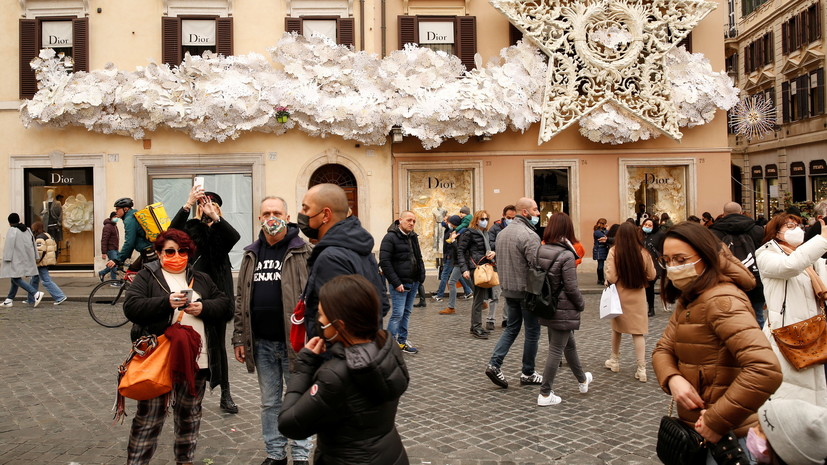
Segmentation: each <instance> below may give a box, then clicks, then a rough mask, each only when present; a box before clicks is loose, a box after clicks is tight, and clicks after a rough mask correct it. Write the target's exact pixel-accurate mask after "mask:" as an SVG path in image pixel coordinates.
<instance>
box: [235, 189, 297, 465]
mask: <svg viewBox="0 0 827 465" xmlns="http://www.w3.org/2000/svg"><path fill="white" fill-rule="evenodd" d="M258 219H259V221H260V223H261V232H259V235H258V240H256V241H255V242H253V243H252V244H250V245H248V246H247V247H245V248H244V258H243V259H242V260H241V268H240V269H239V272H238V287H237V289H238V290H237V292H236V300H235V327H234V329H233V347H234V351H235V358H236V360H238V361H239V362H241V363H245V364H246V365H247V371H249V372H250V373H253V372H254V371H257V372H258V385H259V389H261V430H262V435H263V436H264V447H265V449H266V451H267V458H265V459H264V462H262V465H287V442H288V440H287V438H285V437H284V436H283V435H282V434H281V433H280V432H279V425H278V419H279V412H280V411H281V401H282V392H283V389H284V387H285V383H286V382H287V379H288V378H289V375H290V370H289V368H288V367H289V366H290V365H292V364H293V361H294V360H295V357H296V354H295V352H294V351H293V348H292V347H291V346H290V326H291V323H290V316H291V315H292V313H293V308H294V307H295V305H296V303H297V302H298V300H299V297H300V296H301V294H302V291H303V290H304V286H305V284H306V283H307V259H308V258H309V257H310V253H311V251H312V247H311V246H310V245H309V244H307V243H306V242H304V240H303V239H302V238H301V237H299V228H298V226H296V225H295V224H293V223H289V221H290V215H288V214H287V204H286V203H285V201H284V199H282V198H280V197H267V198H265V199H264V200H263V201H262V202H261V213H260V214H259V217H258ZM290 450H291V452H292V455H293V463H294V464H297V465H298V464H302V465H307V463H308V459H309V457H310V440H309V439H303V440H299V441H293V440H291V441H290Z"/></svg>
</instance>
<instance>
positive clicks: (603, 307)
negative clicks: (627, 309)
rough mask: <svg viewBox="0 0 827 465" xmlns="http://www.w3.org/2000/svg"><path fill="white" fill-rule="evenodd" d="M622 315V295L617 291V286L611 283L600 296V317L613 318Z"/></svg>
mask: <svg viewBox="0 0 827 465" xmlns="http://www.w3.org/2000/svg"><path fill="white" fill-rule="evenodd" d="M620 315H623V307H622V306H621V305H620V295H619V294H618V293H617V286H616V285H614V284H611V285H609V287H607V288H606V289H603V295H601V296H600V318H605V319H611V318H617V317H619V316H620Z"/></svg>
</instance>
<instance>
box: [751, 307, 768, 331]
mask: <svg viewBox="0 0 827 465" xmlns="http://www.w3.org/2000/svg"><path fill="white" fill-rule="evenodd" d="M764 304H766V302H752V309H753V310H755V319H756V320H758V326H760V327H761V329H764V321H765V320H764Z"/></svg>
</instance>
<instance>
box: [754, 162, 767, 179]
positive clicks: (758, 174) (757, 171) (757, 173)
mask: <svg viewBox="0 0 827 465" xmlns="http://www.w3.org/2000/svg"><path fill="white" fill-rule="evenodd" d="M751 173H752V178H753V179H755V178H763V177H764V169H763V168H761V166H760V165H758V166H753V167H752V171H751Z"/></svg>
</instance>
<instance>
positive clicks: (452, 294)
mask: <svg viewBox="0 0 827 465" xmlns="http://www.w3.org/2000/svg"><path fill="white" fill-rule="evenodd" d="M457 281H459V282H461V283H462V289H463V291H465V295H470V294H471V292H473V291H472V290H471V286H469V285H468V284H467V282H468V281H467V280H466V279H465V278H464V277H462V269H461V268H460V267H458V266H455V267H454V269H453V270H451V277H450V278H448V307H450V308H457Z"/></svg>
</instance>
